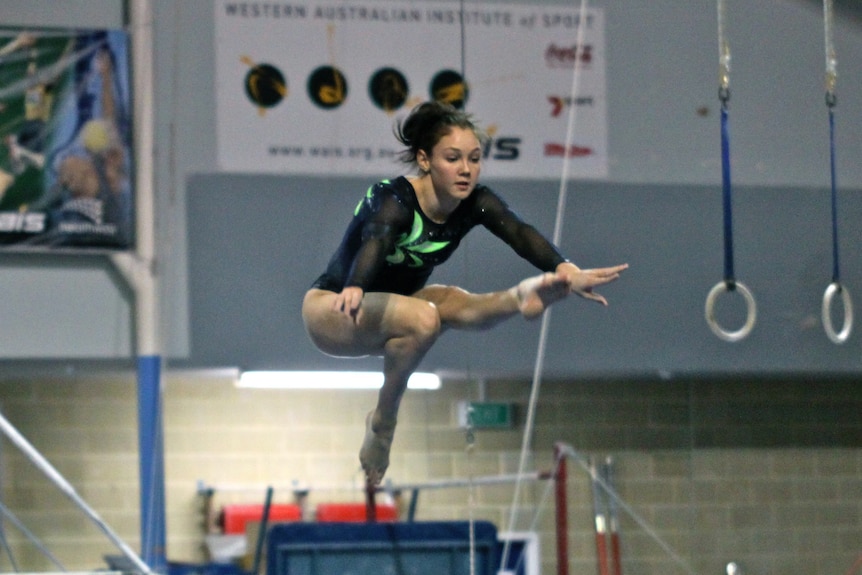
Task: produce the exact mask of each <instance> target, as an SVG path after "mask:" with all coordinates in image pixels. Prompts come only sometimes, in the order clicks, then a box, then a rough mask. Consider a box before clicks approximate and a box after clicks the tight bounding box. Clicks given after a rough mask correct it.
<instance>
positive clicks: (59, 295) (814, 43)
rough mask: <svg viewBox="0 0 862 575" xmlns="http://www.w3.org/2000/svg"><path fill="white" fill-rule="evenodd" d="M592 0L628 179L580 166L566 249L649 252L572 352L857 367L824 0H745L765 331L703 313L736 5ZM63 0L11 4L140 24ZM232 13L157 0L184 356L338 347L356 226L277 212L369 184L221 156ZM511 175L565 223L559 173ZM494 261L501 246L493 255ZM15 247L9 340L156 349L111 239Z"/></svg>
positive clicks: (524, 331)
mask: <svg viewBox="0 0 862 575" xmlns="http://www.w3.org/2000/svg"><path fill="white" fill-rule="evenodd" d="M548 3H551V2H543V3H542V4H548ZM553 3H554V4H564V5H569V4H570V3H563V2H553ZM838 4H839V5H841V4H843V3H840V2H839V3H838ZM591 5H595V6H601V7H603V8H604V9H605V14H606V23H607V31H606V41H607V51H608V52H607V81H608V98H609V102H608V111H609V118H608V133H609V146H610V153H611V158H610V177H609V178H608V180H607V181H604V182H576V183H574V185H573V186H572V187H571V189H570V202H569V204H568V207H567V221H566V227H565V233H564V237H565V238H566V239H565V241H564V248H565V249H566V251H567V253H569V254H571V255H572V257H574V258H575V259H576V261H578V262H579V263H582V264H584V265H605V264H611V263H616V262H618V261H628V262H629V263H630V264H631V265H632V269H631V270H630V271H629V272H628V273H627V274H626V277H625V279H624V281H622V282H620V283H618V284H617V285H614V286H609V287H608V288H607V289H606V290H605V291H606V292H607V295H608V296H609V298H610V299H611V302H612V307H611V308H609V309H607V310H605V309H599V308H598V306H589V305H584V304H583V303H582V302H575V303H573V304H571V305H569V304H564V305H562V306H559V308H558V310H555V312H554V315H553V317H552V323H551V325H552V334H553V337H552V340H551V342H550V344H549V345H550V348H549V350H548V361H549V368H550V369H552V370H555V371H561V372H565V373H571V372H583V371H601V372H605V371H611V372H615V373H631V372H635V373H637V372H644V371H647V372H651V371H655V370H660V371H696V372H700V371H733V370H737V369H741V370H746V371H754V372H766V371H800V370H801V371H842V372H843V371H856V370H857V369H858V365H859V364H858V361H859V360H858V359H856V357H857V355H858V353H857V349H858V346H859V337H860V336H859V334H858V333H857V334H854V336H853V337H852V338H851V340H850V341H849V342H848V343H847V344H845V345H844V346H835V345H833V344H831V343H829V342H828V340H826V338H825V335H823V333H822V330H821V329H820V328H819V326H818V325H817V316H818V314H819V305H820V303H819V300H820V296H821V294H822V291H823V289H824V288H825V285H826V283H828V280H829V274H830V266H829V257H830V246H829V236H828V234H829V229H828V226H829V220H828V193H827V188H828V184H829V179H828V147H827V137H828V132H827V116H826V107H825V105H824V103H823V81H822V78H823V41H822V21H821V11H820V6H819V3H818V2H813V1H809V0H784V1H767V0H758V1H756V2H751V1H750V0H731V1H729V2H728V32H729V34H730V39H731V48H732V52H733V76H732V88H733V98H732V101H731V129H732V153H733V159H734V164H733V170H734V171H733V177H734V183H735V194H736V199H737V202H736V205H735V217H736V223H737V237H736V238H735V239H736V245H737V264H736V267H737V275H738V277H739V278H740V279H741V280H742V281H744V282H745V283H746V284H748V285H749V287H751V288H752V290H753V291H754V292H755V295H756V297H757V298H758V303H759V305H760V319H759V322H758V325H757V327H756V329H755V332H754V333H753V334H752V336H751V337H750V338H749V339H747V340H745V341H744V342H741V343H739V344H733V345H731V344H726V343H724V342H721V341H719V340H718V339H717V338H715V337H714V336H713V335H712V334H711V333H710V332H709V331H708V330H707V328H706V326H705V323H704V321H703V318H702V306H703V299H704V297H705V295H706V292H707V290H708V289H709V288H710V287H711V286H712V285H713V284H714V283H715V282H717V281H718V280H719V279H721V227H720V226H721V205H720V156H719V147H718V146H719V131H718V130H719V120H718V117H717V96H716V89H717V82H718V81H717V51H718V50H717V42H716V31H715V3H714V2H713V1H711V0H709V1H708V0H696V1H682V0H657V1H652V2H648V3H645V2H631V1H628V0H599V1H594V2H591ZM61 6H63V8H62V9H60V11H59V12H58V8H57V3H55V2H50V1H49V0H30V1H24V0H7V1H6V2H3V3H2V5H0V21H3V22H4V23H7V24H43V25H44V24H61V23H62V24H64V25H65V24H69V23H77V22H78V20H77V19H78V18H80V20H82V21H83V22H86V23H88V24H95V25H105V26H113V25H119V23H120V22H121V21H122V10H121V3H120V2H119V1H114V2H107V0H75V1H74V2H72V1H67V2H63V3H61ZM73 7H74V8H73ZM66 10H69V11H70V12H73V13H74V16H72V15H71V14H67V13H65V12H66ZM212 17H213V15H212V3H211V2H209V1H207V0H183V1H182V2H179V1H170V2H169V1H163V2H158V3H157V7H156V22H155V36H156V50H155V61H156V76H157V77H156V90H157V92H156V110H157V111H156V114H157V115H156V118H155V122H156V137H157V150H156V158H155V159H156V186H157V196H158V206H157V212H158V215H157V217H158V220H157V222H156V226H157V229H158V232H159V238H160V240H159V241H160V245H159V248H160V258H159V269H160V272H161V280H162V292H163V304H162V305H163V317H164V334H165V340H166V342H167V343H166V345H167V349H166V353H167V355H168V356H169V357H171V358H172V361H173V362H174V363H175V364H176V365H180V366H193V367H212V366H223V365H239V366H242V367H263V366H267V367H276V366H278V367H289V366H297V365H300V364H302V365H309V366H312V365H314V366H319V365H324V364H327V363H329V362H328V361H326V360H325V358H322V356H320V355H319V354H317V353H316V352H314V351H313V350H311V349H310V348H309V347H308V344H307V343H306V342H305V339H304V335H303V334H302V330H301V325H300V323H299V319H298V314H297V313H296V309H297V307H296V306H297V305H298V300H299V298H300V297H301V293H302V290H303V289H304V288H305V286H307V284H308V282H309V281H310V279H311V278H312V277H313V276H314V275H315V274H316V273H317V272H318V270H319V269H320V267H321V266H322V265H323V263H324V262H325V258H326V257H328V254H329V252H330V251H331V249H332V247H334V245H335V243H336V242H337V239H338V238H337V235H338V233H340V229H341V227H342V226H343V223H342V222H339V221H338V219H337V218H336V219H335V220H333V221H326V222H325V226H324V224H323V223H322V222H319V223H320V226H319V228H318V229H321V230H323V231H321V232H320V233H321V235H322V236H323V237H322V238H318V237H315V238H306V237H305V234H304V229H303V227H301V226H297V225H294V226H292V227H291V226H288V225H285V224H284V223H281V225H277V224H278V223H279V222H276V221H274V220H275V219H276V218H275V216H274V214H283V215H284V217H283V218H282V222H291V221H295V222H301V223H305V222H308V221H309V220H310V219H313V218H318V216H317V215H316V214H317V210H318V209H319V206H320V205H321V204H325V205H327V206H331V209H332V211H333V212H334V213H339V210H340V209H342V206H352V205H353V204H354V203H355V200H354V197H355V194H356V193H357V191H361V190H364V189H365V187H366V186H367V184H368V182H367V181H365V180H363V181H358V180H357V181H351V180H335V181H332V180H328V179H326V180H324V179H322V178H292V177H270V176H266V177H265V176H253V175H241V174H218V173H216V168H215V128H214V125H213V123H214V118H215V114H214V105H215V103H214V98H213V76H214V74H213V59H212V42H213V38H212ZM49 18H50V19H51V20H49ZM835 40H836V45H837V50H838V59H839V72H840V73H841V76H840V79H839V85H838V94H839V107H838V109H837V120H838V152H839V155H838V175H839V185H840V186H841V190H842V194H841V201H842V203H841V210H842V211H841V231H842V246H843V252H842V257H843V268H844V276H845V277H844V279H845V282H846V284H847V285H848V286H849V288H850V289H851V290H854V289H857V288H856V286H858V285H860V284H862V282H860V281H859V280H860V278H859V277H858V274H859V272H858V270H859V268H860V265H859V264H860V263H862V262H860V260H859V256H858V254H857V253H856V250H855V246H856V245H858V244H857V241H858V239H859V238H858V234H859V233H862V232H860V229H859V226H858V224H857V223H856V222H857V221H858V219H857V217H855V216H856V215H857V214H858V211H859V209H860V206H859V205H858V200H857V197H858V190H859V188H860V182H862V165H860V163H859V162H858V157H859V156H860V138H859V137H858V133H857V132H856V126H859V125H860V123H862V122H860V120H862V117H861V116H862V79H860V77H859V75H858V73H857V69H858V65H856V64H858V62H859V61H860V60H862V28H860V23H859V20H858V19H856V18H853V17H847V16H844V17H841V18H839V20H838V22H837V29H836V38H835ZM704 111H705V112H706V113H705V114H704ZM388 175H391V174H381V176H388ZM494 184H495V185H496V187H497V188H498V189H499V190H500V191H501V192H503V193H504V195H506V196H507V197H509V199H510V200H511V201H512V203H513V204H514V205H515V206H516V207H517V208H518V209H519V211H522V212H523V213H524V215H525V216H526V217H528V218H530V219H532V220H535V221H536V222H537V223H538V224H539V225H540V227H543V229H546V230H548V231H550V229H551V227H552V225H553V210H554V208H555V205H556V198H555V192H556V189H557V183H556V182H555V181H554V178H553V175H550V176H549V179H548V180H547V181H538V182H494ZM536 197H540V198H541V201H538V202H537V201H536V200H535V198H536ZM310 198H311V199H310ZM342 211H343V210H342ZM248 212H252V213H261V214H262V215H263V216H270V217H271V219H270V220H267V223H270V224H272V225H267V226H254V225H253V224H251V222H250V220H249V221H247V222H240V224H241V225H237V226H236V227H235V228H233V230H234V231H230V229H228V230H227V231H226V230H225V229H224V228H221V227H220V226H219V224H220V223H224V221H225V220H226V219H227V218H228V217H230V215H231V214H236V213H248ZM291 218H296V219H295V220H291ZM326 226H328V227H326ZM217 246H218V247H223V249H224V251H223V252H220V251H218V250H216V249H215V248H216V247H217ZM262 246H267V248H266V249H264V248H263V247H262ZM296 246H306V247H308V248H309V249H308V250H307V251H303V250H301V249H299V248H297V247H296ZM324 254H325V255H324ZM485 258H492V261H493V262H494V263H493V265H492V266H488V267H485V266H483V267H482V268H481V269H479V267H480V266H479V262H480V260H481V259H485ZM0 263H2V266H0V281H2V282H3V284H4V285H5V286H6V288H7V289H6V292H7V295H6V296H5V297H4V298H3V301H2V302H0V318H2V321H3V323H4V327H5V329H4V330H2V332H0V333H2V335H0V357H2V358H6V359H10V360H13V359H21V358H24V359H34V360H43V359H53V360H56V359H62V360H67V359H69V360H76V359H109V360H110V359H123V358H128V357H129V356H131V355H133V354H134V338H133V337H132V335H131V332H132V331H133V324H134V320H133V318H132V310H133V305H132V297H131V294H130V293H129V292H128V290H127V289H125V288H124V286H122V285H121V283H122V282H119V281H118V279H117V277H116V274H115V273H113V271H112V270H111V269H110V266H109V265H106V264H105V263H104V262H102V261H101V260H99V259H98V258H89V257H88V258H81V257H52V258H41V257H32V256H20V255H14V256H10V255H4V256H2V257H0ZM518 265H519V262H516V261H514V258H513V257H512V256H510V255H509V254H507V253H506V252H505V250H504V248H502V247H501V246H497V245H494V243H493V242H491V241H489V240H488V239H487V238H484V237H482V233H481V232H480V231H479V232H477V233H476V234H475V237H474V238H471V240H470V242H469V243H468V245H467V246H466V249H465V250H464V251H463V253H461V254H459V255H458V256H457V257H456V259H455V260H453V262H451V264H449V265H448V266H447V268H446V269H444V270H440V271H441V273H440V274H438V275H437V276H436V278H435V279H436V281H456V282H457V283H461V284H464V285H465V286H467V287H469V288H471V289H484V288H486V287H487V288H492V287H493V288H496V287H501V286H500V283H502V284H503V285H508V284H509V283H511V282H512V281H515V280H516V279H517V278H518V277H520V276H522V275H524V274H525V273H530V270H529V269H528V268H523V267H518ZM489 269H493V270H494V271H493V273H488V270H489ZM504 270H505V273H504ZM509 274H511V275H509ZM249 278H255V279H254V280H251V279H249ZM244 292H248V294H246V293H244ZM857 299H858V298H857ZM255 318H256V320H255ZM537 328H538V324H530V325H529V326H528V327H526V328H525V327H524V325H523V324H520V323H518V322H511V323H510V324H509V325H506V326H504V327H502V328H501V329H500V330H499V331H496V332H494V333H493V334H489V335H488V337H484V336H483V337H482V338H477V337H475V336H474V335H471V334H466V335H462V334H450V335H451V337H450V335H447V336H446V338H444V339H443V340H442V341H441V342H440V345H438V346H437V347H436V348H435V349H434V350H433V352H432V353H431V355H430V356H429V358H428V363H429V365H431V366H442V367H445V368H447V369H449V368H451V369H455V370H459V371H465V370H466V371H470V370H480V369H481V370H485V369H498V370H513V371H524V370H529V369H530V366H531V365H532V361H533V359H534V355H535V341H536V337H535V334H536V330H537ZM45 334H50V337H47V338H46V337H45ZM465 350H466V351H467V352H466V353H465ZM339 365H340V364H339Z"/></svg>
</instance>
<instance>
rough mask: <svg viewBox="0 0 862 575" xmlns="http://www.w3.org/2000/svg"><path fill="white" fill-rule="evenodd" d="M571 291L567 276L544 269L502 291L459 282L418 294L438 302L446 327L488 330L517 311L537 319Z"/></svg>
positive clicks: (529, 317) (441, 317)
mask: <svg viewBox="0 0 862 575" xmlns="http://www.w3.org/2000/svg"><path fill="white" fill-rule="evenodd" d="M568 293H569V289H568V284H567V283H566V280H565V278H563V277H561V276H558V275H557V274H554V273H545V274H541V275H537V276H533V277H529V278H527V279H525V280H522V281H521V282H520V283H519V284H518V285H516V286H513V287H511V288H509V289H507V290H503V291H497V292H490V293H481V294H474V293H470V292H468V291H466V290H464V289H462V288H460V287H457V286H443V285H432V286H427V287H425V288H423V289H421V290H420V291H419V292H417V293H416V294H415V297H418V298H422V299H424V300H427V301H430V302H431V303H433V304H434V305H436V306H437V310H438V312H439V314H440V321H441V323H442V326H443V329H446V328H450V327H451V328H455V329H464V330H485V329H490V328H492V327H494V326H495V325H497V324H498V323H500V322H502V321H504V320H506V319H508V318H510V317H512V316H514V315H518V314H520V315H522V316H524V317H525V318H527V319H534V318H536V317H538V316H540V315H541V314H542V312H544V311H545V309H547V307H548V306H550V305H551V304H552V303H554V302H556V301H558V300H561V299H563V298H565V297H566V296H567V295H568Z"/></svg>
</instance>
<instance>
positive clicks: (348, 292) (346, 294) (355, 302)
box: [332, 286, 365, 322]
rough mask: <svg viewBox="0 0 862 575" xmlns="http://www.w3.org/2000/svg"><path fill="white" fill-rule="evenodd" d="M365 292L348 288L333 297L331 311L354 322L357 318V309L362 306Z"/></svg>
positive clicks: (352, 287)
mask: <svg viewBox="0 0 862 575" xmlns="http://www.w3.org/2000/svg"><path fill="white" fill-rule="evenodd" d="M364 295H365V292H364V291H363V290H362V288H361V287H356V286H348V287H346V288H344V289H343V290H341V293H339V294H337V295H336V296H335V300H334V301H333V302H332V309H333V310H335V311H337V312H339V313H343V314H344V315H346V316H348V317H349V318H351V319H352V320H353V321H354V322H355V321H357V320H358V318H359V308H360V307H361V306H362V298H363V296H364Z"/></svg>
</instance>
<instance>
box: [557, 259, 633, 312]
mask: <svg viewBox="0 0 862 575" xmlns="http://www.w3.org/2000/svg"><path fill="white" fill-rule="evenodd" d="M628 267H629V264H622V265H618V266H612V267H609V268H595V269H589V270H582V269H581V268H579V267H578V266H576V265H575V264H573V263H571V262H564V263H561V264H560V265H558V266H557V274H560V275H563V276H565V278H566V281H567V282H568V283H569V291H571V292H573V293H576V294H578V295H579V296H581V297H582V298H585V299H589V300H592V301H595V302H598V303H600V304H602V305H605V306H606V305H608V301H607V300H606V299H605V298H604V297H603V296H601V295H599V294H597V293H595V292H594V291H593V288H594V287H596V286H600V285H604V284H606V283H610V282H612V281H614V280H616V279H617V278H619V277H620V273H621V272H622V271H623V270H625V269H627V268H628Z"/></svg>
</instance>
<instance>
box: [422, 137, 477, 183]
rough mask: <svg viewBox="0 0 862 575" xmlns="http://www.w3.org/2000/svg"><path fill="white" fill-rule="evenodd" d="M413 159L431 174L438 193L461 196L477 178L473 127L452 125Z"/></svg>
mask: <svg viewBox="0 0 862 575" xmlns="http://www.w3.org/2000/svg"><path fill="white" fill-rule="evenodd" d="M417 161H418V163H419V167H420V168H421V169H422V171H423V172H425V173H427V174H428V175H429V176H430V177H431V182H432V184H433V185H434V192H435V193H436V194H437V195H438V196H441V197H449V198H452V199H457V200H463V199H465V198H467V197H468V196H469V195H470V193H471V192H472V191H473V188H475V187H476V182H477V181H478V180H479V172H480V170H481V168H482V147H481V146H480V144H479V139H478V138H477V137H476V134H475V133H474V132H473V130H469V129H465V128H457V127H455V128H452V129H451V130H450V131H449V133H448V134H446V135H445V136H443V137H442V138H440V140H439V141H438V142H437V143H436V144H435V145H434V148H433V149H432V150H431V153H430V154H427V153H425V152H424V151H423V150H420V152H419V154H418V155H417Z"/></svg>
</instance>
